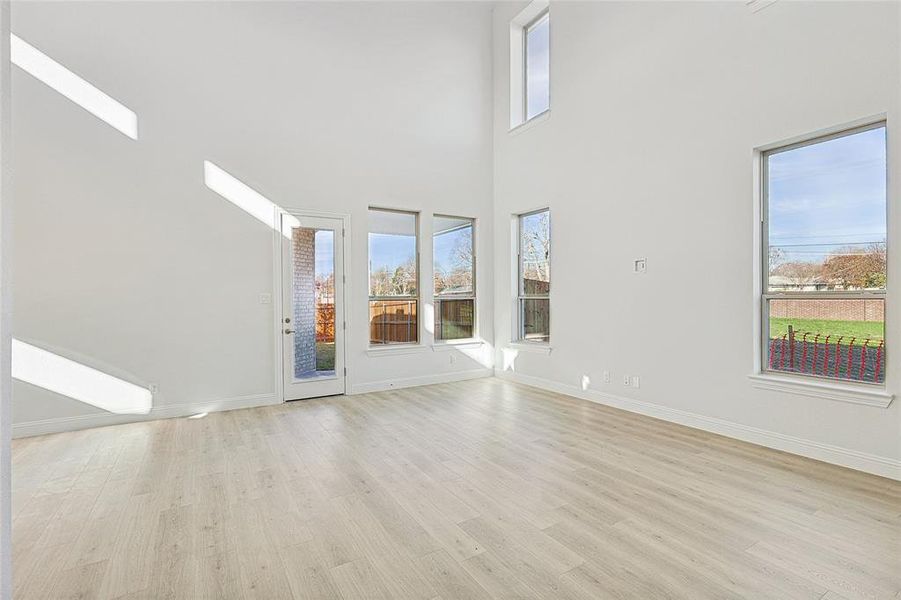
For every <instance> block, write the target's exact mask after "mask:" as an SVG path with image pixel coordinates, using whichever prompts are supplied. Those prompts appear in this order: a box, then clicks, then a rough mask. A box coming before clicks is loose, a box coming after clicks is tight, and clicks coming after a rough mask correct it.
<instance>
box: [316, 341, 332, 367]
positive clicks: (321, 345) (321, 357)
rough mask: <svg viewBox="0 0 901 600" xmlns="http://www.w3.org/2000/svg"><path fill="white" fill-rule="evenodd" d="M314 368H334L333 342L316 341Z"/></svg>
mask: <svg viewBox="0 0 901 600" xmlns="http://www.w3.org/2000/svg"><path fill="white" fill-rule="evenodd" d="M316 370H317V371H334V370H335V343H334V342H316Z"/></svg>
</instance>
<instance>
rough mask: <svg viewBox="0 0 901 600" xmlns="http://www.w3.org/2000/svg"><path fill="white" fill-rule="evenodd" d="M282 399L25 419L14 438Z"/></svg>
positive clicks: (265, 396) (269, 397)
mask: <svg viewBox="0 0 901 600" xmlns="http://www.w3.org/2000/svg"><path fill="white" fill-rule="evenodd" d="M281 402H282V401H281V398H279V397H278V396H276V395H275V394H253V395H249V396H235V397H234V398H221V399H219V400H204V401H200V402H188V403H185V404H165V405H163V406H156V407H154V408H152V409H151V410H150V412H149V413H147V414H146V415H117V414H113V413H91V414H87V415H75V416H72V417H58V418H52V419H43V420H38V421H25V422H23V423H14V424H13V437H14V438H20V437H30V436H34V435H44V434H47V433H59V432H61V431H75V430H79V429H87V428H90V427H104V426H106V425H120V424H123V423H136V422H138V421H153V420H157V419H171V418H174V417H187V416H190V415H196V414H198V413H205V412H207V413H209V412H220V411H225V410H234V409H236V408H253V407H256V406H269V405H271V404H281Z"/></svg>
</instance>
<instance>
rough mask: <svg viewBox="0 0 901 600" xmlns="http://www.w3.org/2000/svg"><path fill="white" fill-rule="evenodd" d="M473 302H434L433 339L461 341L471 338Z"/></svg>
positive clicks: (473, 312)
mask: <svg viewBox="0 0 901 600" xmlns="http://www.w3.org/2000/svg"><path fill="white" fill-rule="evenodd" d="M474 323H475V300H473V299H472V298H468V299H459V300H451V299H444V300H436V301H435V339H438V340H461V339H466V338H471V337H472V336H473V324H474Z"/></svg>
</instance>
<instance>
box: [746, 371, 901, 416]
mask: <svg viewBox="0 0 901 600" xmlns="http://www.w3.org/2000/svg"><path fill="white" fill-rule="evenodd" d="M748 378H749V379H750V380H751V385H752V386H754V387H755V388H758V389H762V390H771V391H775V392H786V393H790V394H800V395H802V396H811V397H813V398H823V399H826V400H836V401H839V402H851V403H853V404H863V405H865V406H876V407H879V408H888V406H889V405H890V404H891V403H892V399H893V398H894V395H893V394H890V393H888V392H886V391H885V389H884V388H878V387H877V388H870V387H869V386H861V385H854V384H851V383H848V384H840V383H828V382H821V381H804V380H801V379H798V378H795V377H780V376H778V375H769V374H764V373H754V374H751V375H748Z"/></svg>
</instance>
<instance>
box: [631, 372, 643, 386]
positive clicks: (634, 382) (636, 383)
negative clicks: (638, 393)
mask: <svg viewBox="0 0 901 600" xmlns="http://www.w3.org/2000/svg"><path fill="white" fill-rule="evenodd" d="M632 387H634V388H637V387H641V381H640V380H639V379H638V375H633V376H632Z"/></svg>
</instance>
